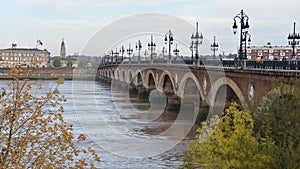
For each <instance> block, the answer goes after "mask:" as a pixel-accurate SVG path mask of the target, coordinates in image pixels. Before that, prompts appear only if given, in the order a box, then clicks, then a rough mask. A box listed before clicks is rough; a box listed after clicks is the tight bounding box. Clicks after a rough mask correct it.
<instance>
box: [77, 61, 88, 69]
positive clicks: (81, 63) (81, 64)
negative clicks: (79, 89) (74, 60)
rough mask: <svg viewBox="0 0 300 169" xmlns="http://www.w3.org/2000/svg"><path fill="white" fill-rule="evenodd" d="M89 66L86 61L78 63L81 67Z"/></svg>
mask: <svg viewBox="0 0 300 169" xmlns="http://www.w3.org/2000/svg"><path fill="white" fill-rule="evenodd" d="M87 65H88V61H87V60H85V59H81V60H80V61H79V63H78V66H79V67H86V66H87Z"/></svg>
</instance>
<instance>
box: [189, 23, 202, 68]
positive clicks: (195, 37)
mask: <svg viewBox="0 0 300 169" xmlns="http://www.w3.org/2000/svg"><path fill="white" fill-rule="evenodd" d="M191 40H192V45H193V46H194V48H195V59H196V62H197V64H198V60H199V45H202V42H203V35H202V33H200V34H199V31H198V22H197V23H196V33H195V34H194V33H193V34H192V36H191Z"/></svg>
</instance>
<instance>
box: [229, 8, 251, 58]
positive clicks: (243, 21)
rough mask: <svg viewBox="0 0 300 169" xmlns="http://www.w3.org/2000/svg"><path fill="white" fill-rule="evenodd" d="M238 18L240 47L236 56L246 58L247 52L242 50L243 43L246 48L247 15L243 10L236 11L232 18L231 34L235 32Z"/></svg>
mask: <svg viewBox="0 0 300 169" xmlns="http://www.w3.org/2000/svg"><path fill="white" fill-rule="evenodd" d="M237 19H239V20H240V23H241V26H240V28H241V32H240V34H241V35H240V47H239V51H238V58H239V59H247V52H245V53H244V52H243V45H245V49H246V43H247V34H248V30H249V27H250V26H249V23H248V20H249V17H248V16H247V15H246V14H245V13H244V11H243V10H241V12H240V13H238V14H237V15H236V16H235V17H234V18H233V20H234V23H233V26H232V29H233V34H236V33H237V28H238V26H237V24H236V20H237Z"/></svg>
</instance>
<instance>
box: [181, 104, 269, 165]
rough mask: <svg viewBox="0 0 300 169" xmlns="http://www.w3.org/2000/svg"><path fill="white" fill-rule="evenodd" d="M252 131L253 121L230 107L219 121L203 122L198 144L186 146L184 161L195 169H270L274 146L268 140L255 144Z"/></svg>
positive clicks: (245, 114)
mask: <svg viewBox="0 0 300 169" xmlns="http://www.w3.org/2000/svg"><path fill="white" fill-rule="evenodd" d="M253 127H254V122H253V119H252V117H251V116H250V115H249V114H248V113H247V112H245V111H240V110H238V106H237V103H232V105H231V106H230V107H229V108H228V109H227V110H226V111H225V113H224V115H223V116H222V117H221V118H219V117H218V116H214V117H212V118H211V119H210V121H209V122H203V124H202V128H200V129H198V132H199V133H200V134H199V136H198V137H197V139H198V141H197V142H196V143H190V144H189V146H188V156H187V158H188V159H189V160H190V161H191V163H192V166H193V167H195V168H199V167H207V168H213V169H214V168H216V166H218V167H219V168H247V169H248V168H270V164H271V162H272V161H271V160H272V159H271V157H270V155H269V154H270V152H269V150H270V148H269V147H271V146H272V145H273V144H272V142H271V141H270V140H267V139H266V140H261V142H262V143H260V142H259V141H257V139H256V138H255V137H254V136H253ZM187 166H188V167H187V168H193V167H191V165H187Z"/></svg>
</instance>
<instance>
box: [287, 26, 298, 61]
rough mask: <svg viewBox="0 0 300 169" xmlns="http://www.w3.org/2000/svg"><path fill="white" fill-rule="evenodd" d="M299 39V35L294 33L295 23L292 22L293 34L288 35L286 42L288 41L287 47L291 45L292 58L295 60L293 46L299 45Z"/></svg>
mask: <svg viewBox="0 0 300 169" xmlns="http://www.w3.org/2000/svg"><path fill="white" fill-rule="evenodd" d="M299 39H300V35H299V33H298V34H297V33H296V22H294V31H293V33H290V34H289V36H288V41H289V45H292V48H293V53H292V58H295V59H297V58H296V54H295V46H296V45H299Z"/></svg>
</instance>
